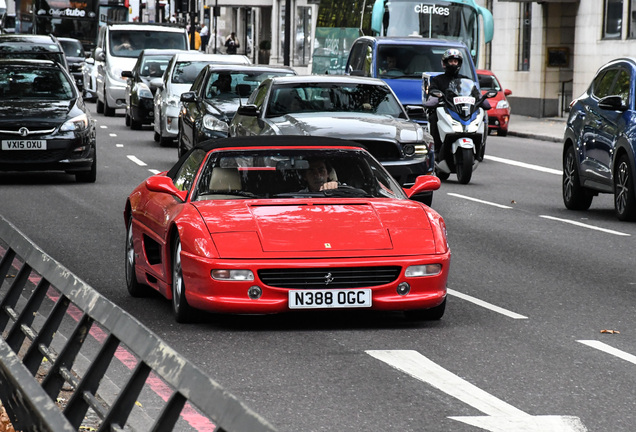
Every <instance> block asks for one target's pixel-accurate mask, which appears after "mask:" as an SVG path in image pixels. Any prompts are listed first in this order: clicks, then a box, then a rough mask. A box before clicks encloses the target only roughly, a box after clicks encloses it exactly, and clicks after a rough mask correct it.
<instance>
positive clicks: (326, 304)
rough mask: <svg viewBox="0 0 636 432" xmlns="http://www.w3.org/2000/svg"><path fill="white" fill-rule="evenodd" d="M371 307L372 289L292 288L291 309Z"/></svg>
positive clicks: (290, 295) (290, 293)
mask: <svg viewBox="0 0 636 432" xmlns="http://www.w3.org/2000/svg"><path fill="white" fill-rule="evenodd" d="M355 307H371V290H370V289H358V290H337V289H321V290H290V291H289V308H290V309H320V308H355Z"/></svg>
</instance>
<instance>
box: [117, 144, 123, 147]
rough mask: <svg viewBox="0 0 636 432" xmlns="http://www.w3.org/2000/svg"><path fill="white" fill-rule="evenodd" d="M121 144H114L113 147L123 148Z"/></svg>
mask: <svg viewBox="0 0 636 432" xmlns="http://www.w3.org/2000/svg"><path fill="white" fill-rule="evenodd" d="M123 146H124V145H123V144H115V147H123Z"/></svg>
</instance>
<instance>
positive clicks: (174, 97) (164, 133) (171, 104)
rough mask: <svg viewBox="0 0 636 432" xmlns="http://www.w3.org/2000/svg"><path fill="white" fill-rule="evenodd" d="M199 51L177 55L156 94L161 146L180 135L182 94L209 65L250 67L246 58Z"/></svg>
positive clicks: (158, 133)
mask: <svg viewBox="0 0 636 432" xmlns="http://www.w3.org/2000/svg"><path fill="white" fill-rule="evenodd" d="M197 53H198V51H193V52H188V53H179V54H175V55H174V56H173V57H172V59H171V60H170V63H168V67H167V68H166V72H165V73H164V75H163V82H162V84H161V85H160V86H159V89H158V90H157V92H156V93H155V104H154V105H155V115H154V118H155V121H154V126H153V127H154V131H155V137H154V138H155V141H156V142H158V143H159V144H161V145H162V146H167V145H170V144H172V143H173V142H174V140H175V139H176V138H177V134H178V132H179V123H178V119H179V110H180V100H181V94H182V93H185V92H187V91H189V90H190V87H191V86H192V83H193V82H194V80H195V78H196V77H197V75H198V74H199V72H200V71H201V69H203V68H204V67H205V65H207V64H215V63H222V64H227V63H230V64H250V63H251V62H250V59H249V58H248V57H246V56H244V55H226V54H203V53H198V54H197Z"/></svg>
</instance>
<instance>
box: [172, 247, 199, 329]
mask: <svg viewBox="0 0 636 432" xmlns="http://www.w3.org/2000/svg"><path fill="white" fill-rule="evenodd" d="M185 290H186V288H185V283H184V281H183V271H182V270H181V239H179V236H177V237H175V240H174V246H173V248H172V311H173V312H174V317H175V320H176V321H177V322H178V323H187V322H190V320H191V319H192V315H193V312H194V311H193V309H192V308H191V307H190V305H188V301H187V300H186V295H185Z"/></svg>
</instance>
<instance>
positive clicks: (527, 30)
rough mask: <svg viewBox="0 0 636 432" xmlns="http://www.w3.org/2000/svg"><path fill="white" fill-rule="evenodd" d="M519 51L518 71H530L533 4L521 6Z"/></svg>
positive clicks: (527, 3) (528, 3)
mask: <svg viewBox="0 0 636 432" xmlns="http://www.w3.org/2000/svg"><path fill="white" fill-rule="evenodd" d="M519 8H520V10H519V29H520V30H519V50H518V60H517V70H520V71H528V70H530V36H531V33H532V3H531V2H524V3H521V4H520V5H519Z"/></svg>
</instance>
